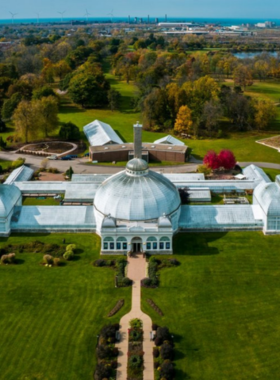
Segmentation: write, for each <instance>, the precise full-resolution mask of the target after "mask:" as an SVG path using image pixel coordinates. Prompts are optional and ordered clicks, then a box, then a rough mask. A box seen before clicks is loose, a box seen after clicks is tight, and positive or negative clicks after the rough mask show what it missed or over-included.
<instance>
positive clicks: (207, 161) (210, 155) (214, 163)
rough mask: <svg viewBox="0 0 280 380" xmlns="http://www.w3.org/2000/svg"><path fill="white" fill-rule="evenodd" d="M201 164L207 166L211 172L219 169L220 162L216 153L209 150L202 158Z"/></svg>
mask: <svg viewBox="0 0 280 380" xmlns="http://www.w3.org/2000/svg"><path fill="white" fill-rule="evenodd" d="M203 164H204V165H207V166H208V167H209V168H210V169H212V170H216V169H219V167H220V161H219V158H218V155H217V153H216V152H215V151H214V150H209V152H207V153H206V155H205V156H204V158H203Z"/></svg>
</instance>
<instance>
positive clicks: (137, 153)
mask: <svg viewBox="0 0 280 380" xmlns="http://www.w3.org/2000/svg"><path fill="white" fill-rule="evenodd" d="M133 129H134V158H142V125H141V124H139V121H137V124H134V126H133Z"/></svg>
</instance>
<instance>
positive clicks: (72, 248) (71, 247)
mask: <svg viewBox="0 0 280 380" xmlns="http://www.w3.org/2000/svg"><path fill="white" fill-rule="evenodd" d="M76 249H77V246H76V244H68V245H67V247H66V251H72V252H75V251H76Z"/></svg>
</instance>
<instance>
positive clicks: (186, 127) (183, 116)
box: [174, 106, 193, 134]
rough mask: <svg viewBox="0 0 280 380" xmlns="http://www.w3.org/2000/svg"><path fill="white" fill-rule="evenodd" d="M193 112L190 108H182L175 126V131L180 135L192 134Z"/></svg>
mask: <svg viewBox="0 0 280 380" xmlns="http://www.w3.org/2000/svg"><path fill="white" fill-rule="evenodd" d="M192 125H193V121H192V111H191V110H190V109H189V107H188V106H181V107H180V108H179V112H178V113H177V119H176V121H175V125H174V131H175V132H178V133H186V134H191V133H192Z"/></svg>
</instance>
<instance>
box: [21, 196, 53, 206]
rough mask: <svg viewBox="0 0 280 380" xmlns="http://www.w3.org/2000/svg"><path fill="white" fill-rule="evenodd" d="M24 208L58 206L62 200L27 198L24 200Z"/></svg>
mask: <svg viewBox="0 0 280 380" xmlns="http://www.w3.org/2000/svg"><path fill="white" fill-rule="evenodd" d="M22 204H23V206H58V205H59V204H60V200H57V199H53V198H45V199H39V198H36V197H25V198H23V200H22Z"/></svg>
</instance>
